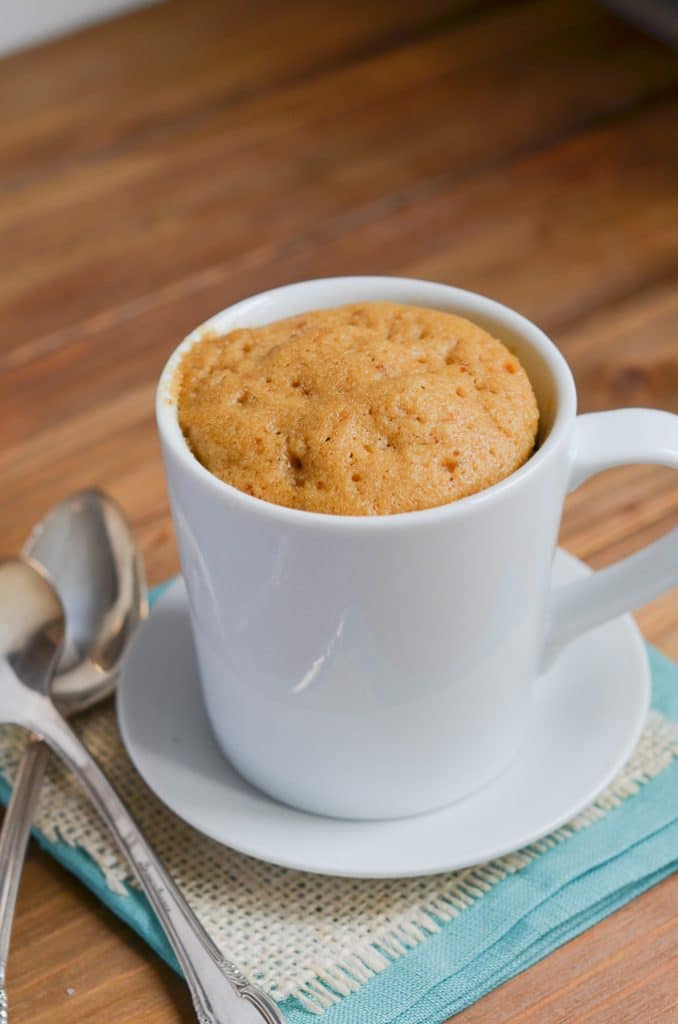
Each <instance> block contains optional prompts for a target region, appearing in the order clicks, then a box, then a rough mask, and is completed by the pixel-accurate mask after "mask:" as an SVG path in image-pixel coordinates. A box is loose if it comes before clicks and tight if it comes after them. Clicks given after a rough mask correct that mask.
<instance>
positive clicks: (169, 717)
mask: <svg viewBox="0 0 678 1024" xmlns="http://www.w3.org/2000/svg"><path fill="white" fill-rule="evenodd" d="M587 571H588V570H587V569H586V567H585V566H583V565H582V564H581V563H580V562H578V561H577V560H576V559H575V558H573V557H572V556H570V555H566V554H565V553H564V552H562V551H559V552H558V554H557V557H556V562H555V575H556V581H557V583H563V582H567V581H569V580H570V579H574V578H577V577H579V576H581V575H582V574H584V573H586V572H587ZM649 694H650V673H649V666H648V661H647V656H646V653H645V647H644V645H643V642H642V640H641V636H640V633H639V631H638V628H637V626H636V625H635V623H634V622H633V620H632V619H631V618H630V616H624V617H623V618H619V619H616V620H615V621H614V622H611V623H608V624H607V625H605V626H602V627H600V628H599V629H597V630H595V631H593V632H591V633H589V634H588V635H586V636H583V637H581V638H580V639H579V640H577V641H576V642H575V643H574V644H572V645H571V647H570V648H569V649H568V650H566V651H565V653H564V654H563V655H562V656H561V658H560V660H559V661H558V662H557V664H556V665H555V666H554V668H553V669H552V670H551V671H550V672H549V673H548V674H547V675H545V676H544V677H543V678H542V679H541V680H540V681H539V684H538V686H537V694H536V698H535V701H534V706H533V717H532V722H531V724H530V728H529V732H528V737H527V741H526V743H525V744H524V746H523V748H522V752H521V754H520V755H519V756H518V758H517V759H516V760H515V761H514V763H513V764H512V765H511V766H510V768H509V769H507V771H506V773H505V774H504V776H503V777H502V778H501V779H500V780H499V781H497V782H495V783H493V784H492V785H491V786H489V787H487V788H485V789H484V790H482V791H481V792H479V793H477V794H476V795H474V796H472V797H469V798H468V799H466V800H463V801H461V802H460V803H457V804H453V805H452V806H450V807H448V808H445V809H444V810H442V811H436V812H435V813H433V814H426V815H421V816H419V817H414V818H403V819H399V820H397V821H378V822H362V821H345V820H338V819H335V818H324V817H320V816H318V815H313V814H307V813H304V812H302V811H296V810H293V809H292V808H290V807H287V806H285V805H283V804H280V803H277V802H276V801H274V800H271V799H269V797H267V796H264V794H263V793H261V792H259V790H257V789H255V788H254V787H252V786H250V785H249V784H248V783H247V782H245V781H244V780H243V779H242V778H241V777H240V776H239V775H238V774H237V773H236V771H235V770H234V769H233V768H231V766H230V765H229V764H228V762H227V761H226V760H225V759H224V757H223V756H222V754H221V753H220V751H219V749H218V747H217V745H216V742H215V741H214V739H213V738H212V733H211V731H210V727H209V724H208V721H207V717H206V714H205V711H204V708H203V703H202V697H201V692H200V684H199V680H198V675H197V666H196V661H195V653H194V649H193V640H192V636H191V627H190V623H189V619H188V610H187V605H186V592H185V589H184V584H183V581H182V580H176V581H175V582H174V583H172V584H171V586H170V587H169V588H168V589H167V591H166V592H165V593H164V594H163V595H162V597H161V598H160V600H159V601H158V602H157V604H156V605H155V607H154V608H153V611H152V612H151V615H150V617H149V619H148V621H147V622H146V623H145V624H144V625H143V626H142V628H141V629H140V631H139V633H138V635H137V637H136V638H135V642H134V644H133V646H132V649H131V650H130V652H129V656H128V657H127V659H126V662H125V665H124V668H123V672H122V676H121V679H120V687H119V692H118V720H119V723H120V729H121V732H122V736H123V740H124V743H125V745H126V747H127V750H128V752H129V754H130V757H131V758H132V761H133V762H134V764H135V765H136V767H137V769H138V771H139V772H140V773H141V775H142V777H143V778H144V779H145V781H146V783H147V784H148V785H149V786H150V788H151V789H152V790H153V791H154V792H155V793H156V795H157V796H158V797H160V799H161V800H163V801H164V803H165V804H167V806H168V807H170V808H171V809H172V810H173V811H174V812H175V814H178V815H179V817H181V818H183V819H184V820H185V821H187V822H188V823H189V824H190V825H193V827H194V828H196V829H198V830H199V831H200V832H204V833H205V834H206V835H208V836H211V837H212V838H213V839H216V840H217V842H220V843H223V844H225V845H226V846H230V847H233V848H234V849H236V850H240V851H241V852H242V853H247V854H250V855H251V856H253V857H258V858H260V859H262V860H266V861H271V862H273V863H275V864H281V865H283V866H285V867H292V868H299V869H301V870H304V871H314V872H320V873H324V874H332V875H346V876H357V877H363V878H389V877H398V876H405V875H426V874H434V873H436V872H440V871H450V870H454V869H456V868H460V867H465V866H467V865H469V864H474V863H480V862H483V861H486V860H491V859H492V858H494V857H498V856H501V855H502V854H504V853H508V852H509V851H511V850H515V849H518V848H519V847H521V846H525V845H526V844H528V843H530V842H532V841H534V840H535V839H537V838H539V837H540V836H543V835H545V834H546V833H547V832H550V831H552V830H553V829H554V828H557V827H558V826H559V825H561V824H563V823H564V822H566V821H567V820H568V819H569V818H571V817H573V816H574V815H575V814H576V813H577V812H578V811H580V810H581V809H582V808H583V807H585V806H586V805H587V804H588V803H590V802H591V801H592V800H594V799H595V798H596V796H598V794H599V793H600V792H601V791H602V790H603V789H604V788H605V787H606V786H607V785H608V784H609V782H610V781H611V780H612V778H613V777H614V776H615V774H616V773H617V772H618V771H619V769H620V768H621V766H622V765H623V764H624V762H625V761H626V760H627V758H628V757H629V755H630V753H631V751H632V750H633V747H634V746H635V744H636V742H637V740H638V737H639V735H640V732H641V730H642V727H643V724H644V721H645V715H646V712H647V708H648V703H649ZM403 771H407V757H406V753H404V755H403Z"/></svg>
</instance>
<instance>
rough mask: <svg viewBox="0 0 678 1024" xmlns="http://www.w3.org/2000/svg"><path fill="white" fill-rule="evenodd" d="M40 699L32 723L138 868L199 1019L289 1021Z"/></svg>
mask: <svg viewBox="0 0 678 1024" xmlns="http://www.w3.org/2000/svg"><path fill="white" fill-rule="evenodd" d="M40 704H41V707H40V709H39V714H37V715H36V716H35V720H34V721H31V723H30V726H31V728H32V729H33V730H34V731H35V732H36V733H38V734H39V735H40V736H41V737H42V738H43V739H44V740H45V742H46V743H48V744H49V746H50V747H51V748H52V750H53V751H54V752H55V754H57V756H58V757H60V758H61V760H62V761H63V762H64V763H65V764H66V765H67V766H68V767H69V768H70V769H71V771H72V772H73V773H74V774H75V775H76V776H77V778H78V779H79V781H80V783H81V784H82V786H83V787H84V789H85V790H86V791H87V793H88V795H89V796H90V798H91V800H92V802H93V803H94V805H95V806H96V808H97V810H98V811H99V813H100V814H101V816H102V818H103V819H104V821H105V822H106V824H107V825H108V827H109V829H110V830H111V833H112V835H113V837H114V839H115V841H116V842H117V844H118V846H119V848H120V850H121V852H122V853H123V855H124V856H125V858H126V859H127V861H128V862H129V864H130V866H131V867H132V868H133V870H134V873H135V875H136V877H137V879H138V881H139V884H140V885H141V887H142V889H143V890H144V892H145V894H146V896H147V897H148V900H149V902H150V903H151V905H152V907H153V909H154V911H155V913H156V914H157V916H158V919H159V921H160V923H161V925H162V926H163V928H164V930H165V934H166V935H167V938H168V940H169V942H170V944H171V946H172V949H173V950H174V953H175V955H176V958H177V960H178V961H179V964H180V966H181V969H182V971H183V973H184V977H185V978H186V981H187V983H188V987H189V989H190V992H191V996H192V998H193V1005H194V1007H195V1012H196V1015H197V1018H198V1021H199V1022H200V1024H262V1022H265V1024H284V1017H283V1016H282V1014H281V1013H280V1010H279V1009H278V1007H277V1006H276V1004H275V1003H274V1002H273V1000H271V999H270V998H269V997H268V996H267V995H266V993H264V992H262V991H261V990H260V989H258V988H257V987H256V986H254V985H251V984H250V983H249V982H248V981H247V979H246V978H245V977H244V976H243V975H242V974H241V972H240V971H239V970H238V968H237V967H236V966H235V965H234V964H232V963H230V962H229V961H227V960H225V959H224V957H223V956H222V955H221V953H220V952H219V950H218V949H217V948H216V946H215V945H214V943H213V942H212V940H211V939H210V937H209V935H207V933H206V932H205V930H204V929H203V927H202V925H201V924H200V923H199V921H198V920H197V918H196V917H195V915H194V914H193V911H192V910H191V909H190V907H189V906H188V904H187V903H186V901H185V899H184V898H183V896H182V895H181V893H180V892H179V890H178V888H177V887H176V885H175V884H174V882H173V881H172V879H171V878H170V876H169V875H168V874H167V872H166V870H165V869H164V867H163V866H162V864H161V863H160V861H159V860H158V858H157V857H156V855H155V853H154V852H153V850H152V848H151V846H150V845H149V843H148V842H147V840H146V839H145V837H144V835H143V833H142V831H141V829H140V828H139V826H138V825H137V824H136V822H135V821H134V819H133V818H132V816H131V814H130V813H129V811H128V810H127V808H126V807H125V805H124V804H123V802H122V800H121V799H120V797H119V796H118V794H117V793H116V792H115V790H114V789H113V787H112V786H111V784H110V782H109V781H108V779H107V778H106V776H105V775H104V773H103V772H102V771H101V769H100V768H99V766H98V764H97V763H96V761H95V760H94V759H93V758H92V756H91V755H90V753H89V751H88V750H87V749H86V748H85V747H84V746H83V745H82V743H81V742H80V740H79V739H78V737H77V736H76V735H75V733H74V732H73V731H72V730H71V729H70V728H69V726H68V725H67V723H66V721H65V720H64V719H63V718H62V717H61V715H60V714H59V712H58V711H57V709H56V708H55V707H54V705H53V704H52V703H51V702H49V701H48V700H47V699H46V698H42V699H41V700H40ZM0 1020H1V1018H0Z"/></svg>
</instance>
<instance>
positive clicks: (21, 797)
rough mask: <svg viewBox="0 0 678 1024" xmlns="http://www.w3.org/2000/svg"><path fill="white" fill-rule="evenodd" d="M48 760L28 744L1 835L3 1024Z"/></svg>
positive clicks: (40, 748)
mask: <svg viewBox="0 0 678 1024" xmlns="http://www.w3.org/2000/svg"><path fill="white" fill-rule="evenodd" d="M48 758H49V748H48V747H47V746H45V744H44V743H42V742H41V741H40V740H36V739H30V740H29V741H28V743H27V744H26V749H25V751H24V754H23V757H22V758H21V764H20V765H19V770H18V772H17V775H16V779H15V781H14V788H13V790H12V797H11V799H10V802H9V804H8V806H7V810H6V811H5V817H4V820H3V822H2V831H1V832H0V1024H6V1022H7V1019H8V1016H7V1014H8V1010H7V993H6V989H5V977H6V972H7V957H8V956H9V942H10V936H11V933H12V922H13V921H14V910H15V908H16V898H17V893H18V891H19V882H20V880H21V872H22V870H23V866H24V860H25V859H26V847H27V845H28V839H29V837H30V834H31V825H32V823H33V818H34V816H35V808H36V805H37V803H38V796H39V795H40V787H41V785H42V778H43V775H44V774H45V767H46V765H47V760H48Z"/></svg>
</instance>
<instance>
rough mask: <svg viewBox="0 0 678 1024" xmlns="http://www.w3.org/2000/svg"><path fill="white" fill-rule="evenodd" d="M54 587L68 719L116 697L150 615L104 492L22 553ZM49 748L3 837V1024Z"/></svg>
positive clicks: (59, 678)
mask: <svg viewBox="0 0 678 1024" xmlns="http://www.w3.org/2000/svg"><path fill="white" fill-rule="evenodd" d="M23 553H24V555H28V556H30V557H31V558H32V559H33V560H34V561H36V562H37V563H39V565H40V566H41V567H42V568H43V569H45V570H46V572H47V573H48V574H49V576H50V578H51V579H52V580H53V581H54V583H55V586H56V588H57V591H58V594H59V598H60V600H61V602H62V604H63V607H64V611H65V614H66V634H65V640H64V645H63V648H62V650H61V655H60V658H59V662H58V664H57V667H56V671H55V674H54V676H53V681H52V694H53V697H54V699H55V701H56V703H57V705H58V707H59V710H60V711H61V712H62V714H64V715H72V714H77V713H78V712H80V711H84V710H86V709H87V708H89V707H92V706H93V705H94V704H97V703H98V702H99V701H102V700H104V699H105V698H106V697H108V696H109V695H110V694H111V693H112V692H113V690H114V688H115V684H116V681H117V676H118V670H119V668H120V662H121V659H122V656H123V654H124V652H125V650H126V648H127V645H128V643H129V640H130V638H131V636H132V634H133V632H134V630H135V629H136V627H137V626H138V624H139V621H140V619H141V618H143V617H144V616H145V615H146V613H147V610H148V601H147V594H146V582H145V578H144V569H143V563H142V560H141V555H140V553H139V550H138V548H137V546H136V543H135V541H134V535H133V534H132V529H131V526H130V524H129V522H128V520H127V517H126V515H125V513H124V512H123V511H122V509H121V508H120V506H119V505H118V504H117V503H116V502H115V501H113V499H112V498H110V497H109V496H108V495H106V494H104V493H103V492H102V491H98V490H94V489H90V490H85V491H80V492H78V493H77V494H73V495H71V496H70V497H68V498H66V499H65V500H64V501H61V502H59V504H58V505H55V506H54V507H53V508H52V509H51V510H50V511H49V512H48V513H47V515H46V516H45V518H44V519H43V520H42V521H41V522H40V523H38V525H37V526H36V527H35V529H34V530H33V532H32V534H31V536H30V537H29V538H28V540H27V542H26V544H25V545H24V549H23ZM48 758H49V748H48V747H47V746H46V745H45V744H44V743H42V742H41V741H40V740H38V739H31V740H29V741H28V744H27V745H26V750H25V752H24V755H23V758H22V760H21V764H20V766H19V770H18V773H17V776H16V780H15V784H14V789H13V792H12V798H11V800H10V803H9V806H8V808H7V811H6V812H5V818H4V821H3V825H2V832H1V833H0V1022H1V1021H2V1010H3V1009H4V1012H5V1013H7V1000H6V993H5V975H6V968H7V958H8V955H9V944H10V935H11V929H12V922H13V919H14V911H15V908H16V899H17V894H18V890H19V881H20V879H21V872H22V869H23V864H24V860H25V857H26V846H27V844H28V839H29V836H30V830H31V825H32V823H33V820H34V818H35V809H36V805H37V802H38V796H39V793H40V787H41V784H42V779H43V776H44V773H45V767H46V765H47V761H48Z"/></svg>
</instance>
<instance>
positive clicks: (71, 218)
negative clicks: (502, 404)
mask: <svg viewBox="0 0 678 1024" xmlns="http://www.w3.org/2000/svg"><path fill="white" fill-rule="evenodd" d="M0 95H1V96H2V101H3V103H2V108H3V109H2V119H1V120H0V233H1V237H2V240H3V245H2V247H0V316H1V322H2V324H3V330H2V333H1V334H0V402H1V405H0V408H1V409H2V419H1V421H0V424H1V425H0V432H1V434H0V436H1V439H2V445H1V447H0V478H1V479H2V482H3V486H2V488H1V489H0V525H1V526H2V538H3V543H2V548H3V550H4V551H5V552H6V553H11V552H13V551H16V550H17V549H18V548H19V546H20V545H21V543H22V542H23V540H24V538H25V535H26V533H27V531H28V529H29V527H30V525H31V524H32V523H33V522H34V521H35V519H36V518H37V517H38V516H40V515H41V514H42V513H43V512H44V511H45V509H46V508H47V507H48V506H49V505H50V504H51V503H52V502H53V501H55V500H57V499H58V498H59V497H61V496H62V495H63V494H64V493H65V492H66V491H68V490H70V489H73V488H76V487H81V486H85V485H88V484H99V485H101V486H103V487H106V488H107V489H109V490H110V491H111V492H112V493H113V494H114V495H115V496H116V497H117V498H118V499H119V500H120V501H121V502H122V503H123V505H124V506H125V508H126V509H127V510H128V511H129V513H130V515H131V517H132V520H133V523H134V526H135V529H136V532H137V536H138V538H139V541H140V543H141V545H142V548H143V551H144V556H145V559H146V564H147V567H148V570H149V576H150V579H151V581H153V582H156V581H158V580H160V579H163V578H165V577H166V576H168V575H170V574H171V573H173V572H175V571H176V569H177V565H178V563H177V555H176V549H175V545H174V538H173V535H172V530H171V525H170V521H169V514H168V507H167V500H166V495H165V488H164V482H163V476H162V468H161V465H160V456H159V448H158V443H157V439H156V435H155V428H154V424H153V412H152V403H153V389H154V382H155V379H156V377H157V374H158V372H159V371H160V369H161V367H162V364H163V362H164V360H165V358H166V357H167V355H168V354H169V352H170V351H171V349H172V348H173V347H174V345H175V343H176V342H177V340H178V339H179V338H181V336H182V335H183V334H184V333H185V332H186V331H187V330H188V329H190V328H191V327H192V326H194V325H195V324H196V323H199V322H200V321H202V320H204V319H205V318H206V317H207V316H209V315H210V314H211V313H213V312H214V311H215V310H217V309H219V308H221V307H223V306H224V305H226V304H227V303H229V302H230V301H232V300H234V299H236V298H239V297H242V296H244V295H247V294H249V293H252V292H254V291H257V290H260V289H262V288H266V287H271V286H273V285H276V284H280V283H284V282H287V281H291V280H295V279H300V278H303V277H309V276H318V275H324V274H335V273H365V272H373V273H395V274H411V275H415V276H422V277H430V278H432V279H437V280H441V281H448V282H451V283H454V284H459V285H462V286H465V287H469V288H472V289H475V290H478V291H483V292H486V293H488V294H491V295H493V296H495V297H496V298H498V299H501V300H503V301H505V302H507V303H509V304H510V305H512V306H514V307H516V308H518V309H520V310H521V311H523V312H525V313H526V314H527V315H528V316H530V317H532V318H533V319H535V320H537V321H538V322H539V323H540V324H541V325H543V326H544V327H545V329H546V330H548V331H549V332H550V333H551V335H552V337H553V338H554V340H555V341H556V342H557V344H558V345H559V346H560V347H561V348H562V350H563V352H564V353H565V355H566V356H567V358H568V360H569V361H570V363H571V365H572V368H573V371H574V374H575V378H576V380H577V384H578V389H579V394H580V405H581V408H582V409H583V410H594V409H605V408H612V407H615V406H619V405H647V406H656V407H663V408H672V409H674V410H676V411H678V356H677V343H676V329H675V324H676V321H677V318H678V290H677V289H676V287H675V285H676V277H677V272H678V187H677V178H676V170H675V169H676V166H678V132H677V131H676V124H677V111H678V62H677V61H676V57H675V55H674V54H673V53H671V52H670V51H669V50H668V49H666V48H664V47H662V46H661V44H659V43H658V42H656V41H653V40H650V39H649V38H647V37H645V36H643V35H642V34H640V33H639V32H637V31H636V30H634V29H632V28H629V27H628V26H626V25H624V24H622V23H620V22H618V21H617V20H615V19H614V18H613V17H612V16H611V15H609V14H607V13H606V12H605V11H604V10H603V9H602V8H600V7H598V6H597V5H594V4H592V3H589V2H586V0H572V2H568V0H524V2H519V0H506V2H489V3H488V2H485V3H482V2H480V0H454V2H445V0H418V2H417V4H416V5H414V4H411V3H408V2H406V0H371V3H370V4H369V5H365V4H363V3H359V2H358V0H341V2H337V3H334V4H332V5H318V4H316V3H313V2H312V0H290V2H287V3H283V4H280V3H277V2H275V0H256V2H255V3H249V4H223V3H221V2H219V0H194V2H193V3H191V4H182V3H180V2H171V0H170V2H168V3H164V4H162V5H159V6H157V7H151V8H148V9H145V10H143V11H141V12H139V13H137V14H134V15H132V16H129V17H125V18H122V19H119V20H117V21H114V22H111V23H109V24H106V25H102V26H98V27H96V28H94V29H91V30H88V31H86V32H83V33H80V34H78V35H75V36H72V37H70V38H67V39H64V40H60V41H57V42H55V43H53V44H50V45H48V46H44V47H41V48H39V49H36V50H34V51H32V52H28V53H25V54H20V55H17V56H15V57H12V58H10V59H7V60H4V61H2V62H0ZM677 523H678V489H677V488H676V485H675V482H674V480H673V478H672V476H671V474H670V473H669V472H668V471H666V470H662V469H658V468H655V467H647V466H643V467H629V468H626V469H622V470H615V471H614V472H610V473H608V474H605V475H603V476H601V477H599V478H596V479H594V480H592V481H590V482H589V483H587V484H586V485H585V486H584V487H582V488H581V489H580V490H579V491H577V492H576V493H575V494H573V495H572V496H571V497H570V498H569V499H568V503H567V508H566V512H565V516H564V520H563V532H562V541H563V544H564V545H565V546H566V547H567V548H569V549H570V550H572V551H573V552H574V553H576V554H578V555H579V556H580V557H583V558H585V559H586V560H587V561H589V562H590V563H591V564H592V565H594V566H596V567H598V566H603V565H606V564H608V563H609V562H611V561H613V560H614V559H616V558H618V557H621V556H622V555H624V554H626V553H628V552H629V551H632V550H634V549H635V548H637V547H639V546H640V545H641V544H643V543H647V541H648V540H650V539H652V538H654V537H656V536H659V535H660V534H661V533H662V532H664V531H665V530H666V529H668V528H669V527H671V526H675V525H676V524H677ZM637 618H638V621H639V622H640V624H641V627H642V629H643V631H644V633H645V635H646V636H647V637H648V638H649V639H650V640H652V641H654V642H655V643H657V644H658V645H659V646H660V647H661V648H662V649H663V650H665V651H666V652H668V653H669V654H672V655H673V656H674V657H678V595H676V593H675V592H673V593H670V594H667V595H664V596H663V597H661V598H659V599H658V600H656V601H654V602H652V603H651V604H650V605H647V606H646V607H645V608H642V609H640V610H639V611H638V613H637ZM677 957H678V880H676V879H673V880H670V881H667V882H664V883H663V884H662V885H660V886H658V887H656V888H655V889H654V890H652V891H651V892H649V893H647V894H646V895H645V896H643V897H641V898H640V899H638V900H636V901H635V902H634V903H633V904H631V905H629V906H628V907H626V908H624V909H623V910H621V911H620V912H618V913H617V914H615V915H613V916H612V917H611V918H609V919H608V920H606V921H604V922H602V923H601V924H599V925H598V926H597V927H595V928H593V929H591V930H590V931H589V932H588V933H586V934H585V935H583V936H581V937H580V938H578V939H576V940H575V941H573V942H571V943H569V944H568V945H566V946H565V947H563V948H562V949H561V950H559V951H557V952H556V953H554V954H553V955H551V956H550V957H548V958H547V959H546V960H545V961H543V962H541V963H540V964H537V965H535V966H534V967H533V968H531V969H530V970H529V971H527V972H525V973H524V974H522V975H520V976H519V977H517V978H516V979H514V980H513V981H512V982H510V983H508V984H507V985H504V986H503V987H502V988H501V989H500V990H498V991H497V992H494V993H492V994H490V995H489V996H487V997H486V998H485V999H483V1000H481V1001H480V1002H479V1003H478V1004H476V1006H474V1007H471V1008H469V1009H468V1010H467V1011H465V1012H464V1013H463V1014H461V1015H460V1016H459V1017H458V1018H456V1019H458V1020H460V1021H468V1022H469V1024H470V1022H473V1021H480V1020H483V1021H492V1022H493V1024H494V1022H496V1024H504V1022H506V1024H508V1022H511V1024H518V1022H520V1024H544V1022H546V1024H550V1022H568V1024H569V1022H573V1021H577V1022H578V1021H587V1022H590V1024H608V1022H614V1024H626V1022H629V1024H630V1022H634V1024H635V1022H636V1021H640V1020H642V1021H643V1022H650V1024H651V1022H655V1021H657V1022H671V1021H674V1020H678V1002H677V997H676V992H677V991H678V989H677V987H676V985H675V972H676V958H677ZM9 993H10V998H11V1006H12V1020H13V1021H14V1022H15V1024H22V1022H24V1021H31V1022H42V1021H45V1022H47V1020H49V1021H57V1022H59V1021H64V1022H65V1021H67V1020H87V1021H92V1022H97V1021H102V1022H104V1021H105V1022H107V1024H109V1022H110V1024H116V1022H122V1021H125V1022H127V1021H137V1020H138V1021H142V1020H143V1021H146V1022H149V1024H154V1022H158V1024H160V1022H163V1024H168V1022H173V1021H181V1020H190V1019H191V1011H190V1004H189V1000H188V997H187V995H186V992H185V989H184V986H183V984H182V983H181V982H180V981H179V979H177V978H176V977H175V976H174V975H173V974H172V973H171V972H170V971H169V970H168V969H167V968H165V967H164V965H163V964H161V963H160V962H159V961H158V960H157V959H156V958H155V957H154V956H153V955H152V954H151V953H150V952H149V951H148V950H147V949H146V948H145V947H144V945H143V944H142V943H141V942H140V941H139V940H138V939H136V937H134V936H133V935H132V934H131V933H130V932H129V930H128V929H126V928H125V927H124V926H122V925H121V924H120V923H118V922H117V921H115V919H114V918H113V917H112V916H111V915H110V914H109V913H108V912H107V911H105V910H104V909H103V908H102V907H101V906H100V905H99V904H98V903H97V902H96V901H95V900H94V899H93V897H91V896H90V895H89V894H87V893H86V892H85V891H84V890H83V888H82V886H81V885H79V884H78V883H76V882H75V881H74V880H73V879H71V878H70V877H68V876H66V875H65V873H64V872H63V871H61V869H59V868H58V867H57V866H56V865H55V864H54V863H53V862H52V861H50V860H49V859H48V858H47V857H46V856H45V855H43V854H42V853H40V852H39V851H37V850H32V852H31V857H30V862H29V865H28V868H27V872H26V877H25V880H24V885H23V888H22V891H21V897H20V904H19V913H18V917H17V922H16V931H15V935H14V940H13V950H12V957H11V961H10V974H9Z"/></svg>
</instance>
